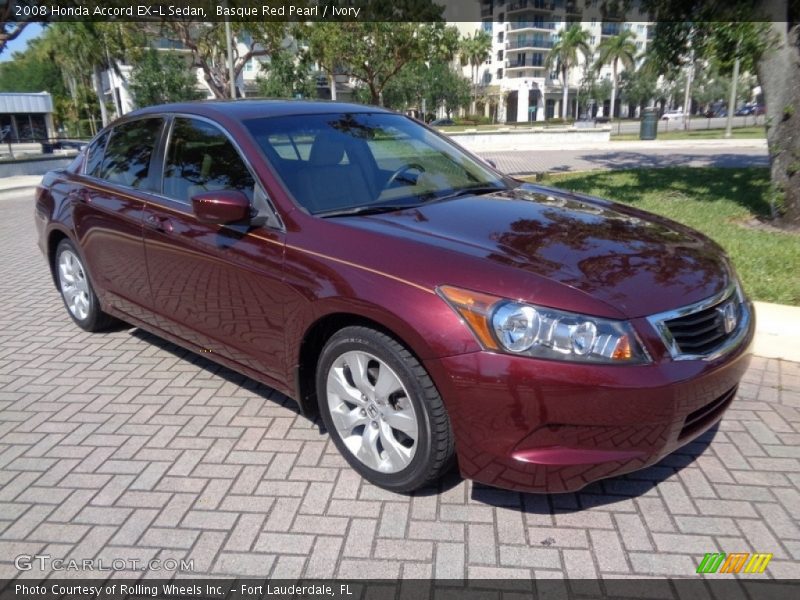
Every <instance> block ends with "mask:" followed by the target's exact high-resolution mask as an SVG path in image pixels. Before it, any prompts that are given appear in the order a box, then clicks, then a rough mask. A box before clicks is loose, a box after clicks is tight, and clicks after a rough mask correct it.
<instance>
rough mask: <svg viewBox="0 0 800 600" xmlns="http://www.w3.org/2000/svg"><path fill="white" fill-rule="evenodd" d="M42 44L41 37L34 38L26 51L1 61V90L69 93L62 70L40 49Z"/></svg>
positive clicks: (53, 93)
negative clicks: (8, 59)
mask: <svg viewBox="0 0 800 600" xmlns="http://www.w3.org/2000/svg"><path fill="white" fill-rule="evenodd" d="M41 45H42V44H41V40H40V39H33V40H31V41H30V42H29V44H28V48H27V49H26V50H25V52H14V54H12V58H11V60H10V61H6V62H2V63H0V91H2V92H49V93H50V94H51V95H52V96H54V97H55V96H66V95H67V89H66V87H65V86H64V80H63V78H62V76H61V70H60V69H59V68H58V65H56V64H55V63H54V62H53V61H52V60H50V59H49V57H47V56H46V55H44V54H43V53H42V52H41V51H39V47H40V46H41Z"/></svg>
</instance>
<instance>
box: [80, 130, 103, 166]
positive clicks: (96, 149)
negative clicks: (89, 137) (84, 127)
mask: <svg viewBox="0 0 800 600" xmlns="http://www.w3.org/2000/svg"><path fill="white" fill-rule="evenodd" d="M107 141H108V132H107V131H106V132H105V133H103V134H102V135H101V136H100V137H99V138H97V139H96V140H95V141H94V142H92V143H91V144H90V145H89V149H88V150H87V154H86V169H85V170H84V172H85V173H86V174H87V175H92V176H94V177H97V176H98V175H99V174H100V165H102V164H103V153H104V151H105V149H106V142H107Z"/></svg>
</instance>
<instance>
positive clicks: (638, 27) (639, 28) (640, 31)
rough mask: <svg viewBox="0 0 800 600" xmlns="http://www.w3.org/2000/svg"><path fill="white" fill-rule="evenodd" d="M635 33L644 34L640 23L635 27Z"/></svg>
mask: <svg viewBox="0 0 800 600" xmlns="http://www.w3.org/2000/svg"><path fill="white" fill-rule="evenodd" d="M636 32H637V33H644V25H642V24H641V23H639V24H638V25H637V26H636Z"/></svg>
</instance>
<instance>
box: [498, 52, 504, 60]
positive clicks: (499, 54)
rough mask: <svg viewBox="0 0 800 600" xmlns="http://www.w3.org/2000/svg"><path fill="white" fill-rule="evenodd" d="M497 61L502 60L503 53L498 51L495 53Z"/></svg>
mask: <svg viewBox="0 0 800 600" xmlns="http://www.w3.org/2000/svg"><path fill="white" fill-rule="evenodd" d="M497 60H503V51H502V50H498V51H497Z"/></svg>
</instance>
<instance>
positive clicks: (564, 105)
mask: <svg viewBox="0 0 800 600" xmlns="http://www.w3.org/2000/svg"><path fill="white" fill-rule="evenodd" d="M567 75H569V68H568V67H567V65H566V64H565V65H564V92H563V96H562V99H561V118H562V119H563V120H564V122H566V121H567V115H568V114H569V113H568V111H567V100H569V84H568V83H567Z"/></svg>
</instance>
